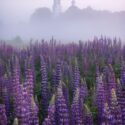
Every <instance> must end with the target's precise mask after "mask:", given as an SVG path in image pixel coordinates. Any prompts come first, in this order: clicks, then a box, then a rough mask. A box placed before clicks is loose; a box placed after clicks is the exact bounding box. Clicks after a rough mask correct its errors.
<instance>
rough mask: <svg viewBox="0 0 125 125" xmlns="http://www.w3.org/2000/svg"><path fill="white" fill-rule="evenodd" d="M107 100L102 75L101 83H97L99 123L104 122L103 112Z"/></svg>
mask: <svg viewBox="0 0 125 125" xmlns="http://www.w3.org/2000/svg"><path fill="white" fill-rule="evenodd" d="M105 102H106V98H105V91H104V86H103V82H102V78H101V77H100V81H99V83H97V88H96V106H97V110H98V124H99V125H100V123H101V122H102V120H103V118H102V113H103V107H104V103H105Z"/></svg>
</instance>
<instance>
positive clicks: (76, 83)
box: [73, 59, 80, 91]
mask: <svg viewBox="0 0 125 125" xmlns="http://www.w3.org/2000/svg"><path fill="white" fill-rule="evenodd" d="M73 81H74V91H75V89H76V88H78V87H79V86H80V71H79V67H78V62H77V59H75V67H74V74H73Z"/></svg>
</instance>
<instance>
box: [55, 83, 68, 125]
mask: <svg viewBox="0 0 125 125" xmlns="http://www.w3.org/2000/svg"><path fill="white" fill-rule="evenodd" d="M56 121H57V124H58V125H69V122H70V121H69V110H68V106H67V104H66V100H65V97H64V95H63V90H62V82H61V81H60V84H59V86H58V88H57V93H56Z"/></svg>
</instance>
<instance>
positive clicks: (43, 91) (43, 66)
mask: <svg viewBox="0 0 125 125" xmlns="http://www.w3.org/2000/svg"><path fill="white" fill-rule="evenodd" d="M41 77H42V82H41V98H42V107H43V110H44V113H45V114H46V112H47V109H48V105H49V104H48V81H47V71H46V63H45V61H44V59H43V57H41Z"/></svg>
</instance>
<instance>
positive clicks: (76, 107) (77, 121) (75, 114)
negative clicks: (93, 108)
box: [71, 88, 83, 125]
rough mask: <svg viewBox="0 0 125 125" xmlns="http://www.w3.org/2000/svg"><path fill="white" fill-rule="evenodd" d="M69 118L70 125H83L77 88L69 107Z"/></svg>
mask: <svg viewBox="0 0 125 125" xmlns="http://www.w3.org/2000/svg"><path fill="white" fill-rule="evenodd" d="M71 117H72V119H71V123H72V125H83V112H82V103H81V100H80V89H79V88H77V89H76V91H75V96H74V98H73V103H72V105H71Z"/></svg>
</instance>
